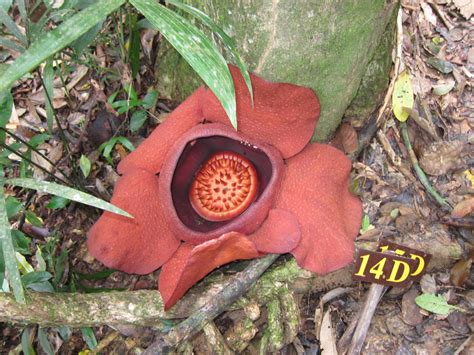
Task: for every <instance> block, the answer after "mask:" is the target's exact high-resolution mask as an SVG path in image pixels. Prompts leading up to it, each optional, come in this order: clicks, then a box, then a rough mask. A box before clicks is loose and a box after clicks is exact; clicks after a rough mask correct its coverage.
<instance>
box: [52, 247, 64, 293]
mask: <svg viewBox="0 0 474 355" xmlns="http://www.w3.org/2000/svg"><path fill="white" fill-rule="evenodd" d="M67 261H68V252H67V251H66V250H63V251H62V252H61V254H59V257H58V258H57V259H56V262H55V264H54V279H53V283H54V284H55V285H56V287H57V286H58V285H59V282H60V281H61V279H62V277H63V274H64V270H66V263H67Z"/></svg>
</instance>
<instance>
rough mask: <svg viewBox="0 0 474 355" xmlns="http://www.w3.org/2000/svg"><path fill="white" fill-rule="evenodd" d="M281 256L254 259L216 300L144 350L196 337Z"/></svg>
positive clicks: (162, 349) (156, 351) (167, 347)
mask: <svg viewBox="0 0 474 355" xmlns="http://www.w3.org/2000/svg"><path fill="white" fill-rule="evenodd" d="M277 258H278V255H275V254H270V255H267V256H265V257H263V258H260V259H256V260H252V262H251V263H250V264H249V266H247V268H246V269H245V270H244V271H242V272H240V273H238V274H236V275H235V276H233V277H232V278H231V279H230V280H229V281H228V283H227V285H226V287H223V288H222V290H221V291H220V292H219V293H218V294H217V295H216V296H215V297H214V299H213V301H212V302H209V303H208V304H206V305H204V306H203V307H201V308H200V309H198V310H197V311H196V312H195V313H194V314H192V315H191V316H190V317H189V318H188V319H186V320H184V321H183V322H181V323H180V324H178V325H177V326H176V327H174V328H173V329H172V330H171V331H170V332H168V333H167V334H165V335H162V336H161V337H159V338H158V339H157V340H155V341H154V342H153V343H152V344H151V345H150V346H149V347H148V348H147V349H146V350H145V351H144V352H143V355H150V354H163V353H168V352H170V351H171V350H172V349H173V348H174V347H175V346H177V345H178V344H179V343H180V342H182V341H184V340H187V339H189V338H190V337H192V336H193V335H194V334H196V333H197V332H198V331H200V330H201V329H202V327H203V326H204V325H205V324H206V323H207V322H208V321H209V320H212V319H214V318H215V317H217V316H218V315H219V314H220V313H222V312H223V311H224V310H225V309H226V308H227V307H229V306H230V305H231V304H232V303H233V302H235V301H236V300H237V299H238V298H239V297H241V296H242V295H243V294H244V293H245V292H246V291H247V290H248V289H249V288H250V287H251V286H252V285H253V284H254V283H255V282H256V281H257V279H258V278H259V277H260V275H262V274H263V273H264V271H265V270H266V269H267V268H268V267H269V266H270V265H271V264H272V263H273V262H274V261H275V260H276V259H277Z"/></svg>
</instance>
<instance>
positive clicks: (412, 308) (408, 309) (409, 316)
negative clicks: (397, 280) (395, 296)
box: [402, 288, 423, 326]
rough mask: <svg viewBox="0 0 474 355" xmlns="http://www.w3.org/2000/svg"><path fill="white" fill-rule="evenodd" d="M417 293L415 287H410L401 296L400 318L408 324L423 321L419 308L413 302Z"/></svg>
mask: <svg viewBox="0 0 474 355" xmlns="http://www.w3.org/2000/svg"><path fill="white" fill-rule="evenodd" d="M418 294H419V293H418V291H417V290H416V289H414V288H411V289H410V290H409V291H408V292H406V293H405V294H404V295H403V298H402V318H403V321H404V322H405V323H406V324H408V325H413V326H415V325H418V324H420V323H421V322H423V314H422V313H421V309H420V307H418V306H417V305H416V303H415V298H416V297H417V296H418Z"/></svg>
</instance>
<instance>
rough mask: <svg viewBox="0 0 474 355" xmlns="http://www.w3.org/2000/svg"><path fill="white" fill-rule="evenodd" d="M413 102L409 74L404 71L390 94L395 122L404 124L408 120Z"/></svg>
mask: <svg viewBox="0 0 474 355" xmlns="http://www.w3.org/2000/svg"><path fill="white" fill-rule="evenodd" d="M414 102H415V101H414V98H413V87H412V85H411V79H410V74H408V72H406V71H404V72H402V73H401V74H400V75H399V76H398V78H397V80H396V81H395V85H394V87H393V93H392V110H393V114H394V115H395V117H396V118H397V120H399V121H400V122H405V121H406V120H407V119H408V116H409V115H410V112H411V110H412V109H413V104H414Z"/></svg>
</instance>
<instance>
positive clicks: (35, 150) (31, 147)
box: [0, 127, 73, 182]
mask: <svg viewBox="0 0 474 355" xmlns="http://www.w3.org/2000/svg"><path fill="white" fill-rule="evenodd" d="M0 130H1V131H3V132H5V133H6V134H8V135H9V136H11V137H12V138H13V139H15V140H16V141H18V142H20V143H23V144H24V145H26V146H27V147H28V148H29V149H31V150H32V151H34V152H35V153H36V154H38V155H39V156H40V157H42V158H43V159H44V160H46V161H47V162H48V163H49V164H51V166H53V167H54V168H55V169H57V170H58V171H59V172H60V173H61V174H62V175H63V176H64V177H65V178H66V179H68V180H69V181H71V182H73V181H72V180H71V179H70V178H69V176H67V175H66V174H65V173H64V171H63V170H61V169H60V168H59V167H57V166H56V164H55V163H54V162H53V161H51V160H50V159H49V158H48V157H47V156H46V155H44V154H43V153H41V151H40V150H39V149H37V148H36V147H34V146H32V145H31V144H29V143H28V142H27V141H25V140H24V139H22V138H21V137H19V136H17V135H16V134H15V133H13V132H10V131H9V130H8V129H5V128H3V127H0Z"/></svg>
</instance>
